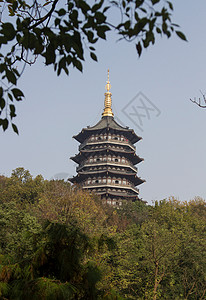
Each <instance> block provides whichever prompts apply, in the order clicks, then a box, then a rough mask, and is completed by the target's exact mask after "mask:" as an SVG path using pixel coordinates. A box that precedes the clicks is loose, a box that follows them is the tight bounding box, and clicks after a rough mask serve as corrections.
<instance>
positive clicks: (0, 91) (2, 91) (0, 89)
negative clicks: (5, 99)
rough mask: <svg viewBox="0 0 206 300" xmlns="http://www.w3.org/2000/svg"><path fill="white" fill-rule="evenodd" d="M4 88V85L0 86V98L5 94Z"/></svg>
mask: <svg viewBox="0 0 206 300" xmlns="http://www.w3.org/2000/svg"><path fill="white" fill-rule="evenodd" d="M3 93H4V90H3V88H2V87H0V98H1V97H2V96H3Z"/></svg>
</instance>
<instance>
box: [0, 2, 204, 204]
mask: <svg viewBox="0 0 206 300" xmlns="http://www.w3.org/2000/svg"><path fill="white" fill-rule="evenodd" d="M174 7H175V11H174V16H173V21H174V22H175V23H178V24H180V25H181V30H182V31H183V32H184V33H185V34H186V36H187V39H188V41H189V42H188V43H186V42H183V41H181V40H180V39H179V38H178V37H177V36H175V35H174V36H173V37H172V38H171V39H169V40H168V39H166V38H163V39H158V40H157V42H156V44H155V45H154V46H151V47H150V48H149V49H148V50H146V51H144V52H143V55H142V57H141V58H140V59H139V58H138V56H137V53H136V50H135V47H134V46H133V45H132V44H127V43H125V42H116V41H115V39H114V36H113V35H112V36H110V38H109V39H108V41H106V42H101V43H100V44H99V46H98V47H97V56H98V63H95V62H93V61H92V60H90V59H89V58H88V59H87V61H86V63H85V64H84V72H83V74H82V73H80V72H78V71H76V70H71V73H70V75H71V76H70V77H67V76H65V75H64V74H62V76H60V77H57V76H56V75H55V73H54V72H53V69H52V67H45V66H44V65H43V64H41V62H39V63H38V64H36V65H35V66H33V67H27V69H26V71H25V73H24V75H23V77H22V79H21V82H20V85H19V86H20V87H21V88H22V90H23V91H24V92H25V95H26V99H25V100H24V101H23V102H21V103H19V104H18V110H17V113H18V117H17V118H16V121H15V122H16V124H17V125H18V128H19V131H20V135H19V136H17V135H16V134H15V133H13V132H12V131H11V130H8V131H6V132H5V133H0V134H1V136H0V139H1V144H0V145H1V148H0V149H1V153H0V154H1V155H0V173H1V174H3V175H6V176H10V174H11V171H12V170H13V169H15V168H17V167H24V168H25V169H28V170H29V171H30V172H31V174H32V175H34V176H36V175H37V174H42V175H43V176H44V178H47V179H50V178H52V177H54V176H55V175H56V174H58V173H66V174H68V176H73V175H75V174H76V170H75V168H76V164H75V163H74V162H72V161H71V160H69V157H71V156H73V155H74V154H75V153H77V152H78V143H77V142H76V141H75V140H74V139H72V136H73V135H76V134H77V133H78V132H79V131H80V130H81V129H82V128H83V127H86V126H88V125H94V124H95V123H97V122H98V121H99V120H100V118H101V113H102V111H103V106H104V92H105V84H106V80H107V68H108V67H109V68H110V81H111V85H112V88H111V92H112V101H113V112H114V114H115V117H117V118H118V120H119V121H120V122H122V123H123V124H125V125H126V126H129V127H130V128H133V129H134V130H135V132H136V133H137V134H138V135H140V136H142V138H143V139H142V140H141V141H140V142H138V143H137V144H136V147H137V154H138V155H139V156H140V157H143V158H144V161H143V162H142V163H140V164H139V165H138V173H139V176H140V177H141V178H144V179H146V183H144V184H142V185H140V186H139V188H140V196H141V197H142V198H143V199H144V200H146V201H148V202H149V203H151V201H152V200H156V199H157V200H161V199H163V198H168V197H169V196H172V195H173V196H175V197H178V198H179V200H182V201H184V200H190V199H192V198H194V197H195V196H201V197H203V198H206V188H205V186H206V185H205V180H206V158H205V157H206V156H205V153H206V138H205V130H204V129H205V128H206V109H205V110H204V109H200V108H199V107H198V106H196V105H194V104H193V103H192V102H191V101H190V100H189V99H190V98H194V97H195V96H196V97H199V96H201V94H200V90H201V91H202V92H206V80H205V79H206V72H205V66H206V64H205V59H206V18H205V12H206V2H205V1H204V0H199V1H188V0H178V1H174ZM86 57H88V55H87V56H86ZM139 92H141V93H143V95H144V96H145V97H146V98H144V99H143V98H142V97H140V95H139V96H137V97H136V95H138V93H139ZM135 97H136V98H135ZM132 99H134V100H133V101H132ZM141 99H143V103H144V104H145V105H146V106H149V107H150V108H152V109H153V111H152V110H149V112H148V113H149V115H146V111H144V110H142V109H141V108H139V109H138V113H139V114H145V115H146V117H141V120H142V122H143V124H142V125H141V126H140V123H138V122H139V119H138V116H137V115H130V118H128V116H127V114H126V113H125V111H126V112H128V111H127V110H124V108H125V106H127V105H128V106H127V108H126V109H132V107H133V106H138V105H139V106H141V105H140V104H141ZM147 99H148V100H147ZM130 112H131V111H130ZM139 126H140V127H141V128H139ZM142 130H143V131H142Z"/></svg>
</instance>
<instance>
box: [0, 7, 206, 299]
mask: <svg viewBox="0 0 206 300" xmlns="http://www.w3.org/2000/svg"><path fill="white" fill-rule="evenodd" d="M62 13H63V12H62ZM34 195H35V196H34ZM205 221H206V202H205V201H204V200H203V199H201V198H195V199H194V200H192V201H190V202H188V203H187V202H185V203H184V202H179V201H177V200H175V199H173V198H171V199H169V200H162V201H160V202H156V203H155V204H154V206H147V205H146V204H144V203H141V202H136V203H129V202H128V203H127V204H126V203H125V204H124V205H123V206H122V207H120V208H119V209H114V208H112V207H110V206H104V205H103V204H102V203H101V201H100V199H99V198H98V197H97V196H95V195H90V194H88V193H85V192H83V191H82V190H80V189H78V188H76V187H71V185H70V184H69V183H67V182H64V181H54V180H52V181H46V180H43V178H42V177H41V176H37V177H36V178H33V177H32V176H31V174H30V173H29V171H27V170H24V169H23V168H17V169H16V170H14V171H13V172H12V176H11V177H10V178H6V177H4V176H0V298H1V299H12V300H13V299H14V300H15V299H21V300H24V299H25V300H27V299H31V300H33V299H34V300H36V299H40V300H41V299H42V300H43V299H48V300H50V299H62V300H64V299H67V300H68V299H71V300H73V299H75V300H76V299H77V300H83V299H88V300H92V299H94V300H96V299H98V300H103V299H107V300H115V299H119V300H121V299H147V300H150V299H153V300H155V299H168V300H170V299H178V300H179V299H180V300H181V299H182V300H184V299H188V300H196V299H204V298H205V291H206V280H205V279H206V259H205V257H206V230H205V229H206V225H205V224H206V222H205Z"/></svg>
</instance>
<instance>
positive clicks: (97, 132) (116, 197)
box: [69, 70, 144, 206]
mask: <svg viewBox="0 0 206 300" xmlns="http://www.w3.org/2000/svg"><path fill="white" fill-rule="evenodd" d="M105 88H106V93H105V101H104V111H103V113H102V118H101V120H100V121H99V122H98V123H97V124H96V125H95V126H92V127H90V126H88V127H87V128H83V129H82V131H81V132H80V133H79V134H77V135H75V136H73V138H74V139H76V140H77V141H78V142H79V143H80V146H79V153H78V154H77V155H75V156H74V157H71V159H72V160H73V161H74V162H76V163H77V164H78V166H77V169H76V170H77V175H76V176H75V177H73V178H70V179H69V181H71V182H72V183H75V184H78V185H80V186H81V187H82V188H83V189H86V190H89V191H91V192H94V193H96V194H98V195H101V197H102V199H104V201H105V202H106V203H108V204H111V205H114V206H118V205H121V204H122V201H123V200H132V201H136V200H140V199H139V190H138V188H136V186H138V185H140V184H142V183H143V182H144V180H142V179H141V178H140V177H138V176H137V167H136V166H135V165H137V164H138V163H140V162H141V161H142V160H143V159H142V158H140V157H139V156H138V155H136V147H135V146H134V144H135V143H136V142H138V141H139V140H140V139H141V137H139V136H137V135H136V134H135V132H134V130H132V129H129V128H128V127H123V126H121V125H119V124H118V123H117V122H116V121H115V120H114V114H113V112H112V99H111V96H112V93H111V92H110V89H111V85H110V81H109V70H108V80H107V84H106V87H105Z"/></svg>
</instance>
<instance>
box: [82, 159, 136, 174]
mask: <svg viewBox="0 0 206 300" xmlns="http://www.w3.org/2000/svg"><path fill="white" fill-rule="evenodd" d="M105 165H106V166H119V167H130V168H131V169H132V170H133V171H134V172H137V168H136V167H135V166H134V165H133V164H132V163H130V162H125V163H124V162H115V161H95V162H86V163H85V162H83V163H81V164H80V165H79V167H77V172H78V171H79V170H81V169H82V168H83V167H91V166H105Z"/></svg>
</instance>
